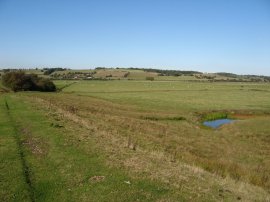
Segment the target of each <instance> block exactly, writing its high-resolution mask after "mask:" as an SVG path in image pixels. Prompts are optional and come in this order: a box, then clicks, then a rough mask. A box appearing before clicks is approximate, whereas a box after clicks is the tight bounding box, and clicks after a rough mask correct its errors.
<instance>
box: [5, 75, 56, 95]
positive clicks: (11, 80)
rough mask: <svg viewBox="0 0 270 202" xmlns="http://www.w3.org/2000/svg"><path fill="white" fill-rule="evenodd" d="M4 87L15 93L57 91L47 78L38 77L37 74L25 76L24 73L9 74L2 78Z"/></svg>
mask: <svg viewBox="0 0 270 202" xmlns="http://www.w3.org/2000/svg"><path fill="white" fill-rule="evenodd" d="M2 83H3V85H4V86H6V87H8V88H10V89H12V90H13V91H15V92H16V91H44V92H53V91H56V86H55V85H54V83H53V82H52V81H50V80H49V79H46V78H41V77H38V76H37V75H35V74H25V73H24V72H23V71H12V72H7V73H5V74H4V75H3V76H2Z"/></svg>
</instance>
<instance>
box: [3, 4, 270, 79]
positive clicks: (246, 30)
mask: <svg viewBox="0 0 270 202" xmlns="http://www.w3.org/2000/svg"><path fill="white" fill-rule="evenodd" d="M58 66H60V67H68V68H77V69H82V68H87V69H88V68H93V67H96V66H106V67H145V68H149V67H150V68H163V69H165V68H166V69H182V70H199V71H203V72H233V73H240V74H264V75H270V0H182V1H181V0H92V1H91V0H88V1H86V0H73V1H68V0H63V1H61V0H0V68H11V67H21V68H27V67H31V68H32V67H58Z"/></svg>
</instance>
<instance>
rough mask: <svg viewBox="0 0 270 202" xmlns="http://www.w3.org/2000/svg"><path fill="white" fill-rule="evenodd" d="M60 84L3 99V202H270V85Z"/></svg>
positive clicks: (7, 94) (160, 82)
mask: <svg viewBox="0 0 270 202" xmlns="http://www.w3.org/2000/svg"><path fill="white" fill-rule="evenodd" d="M56 84H57V85H58V87H59V88H60V89H61V91H60V92H58V93H29V92H24V93H16V94H14V93H2V94H1V95H0V96H1V98H0V102H1V103H0V107H1V116H0V120H1V122H0V123H1V126H0V131H1V133H0V134H1V147H0V148H1V153H3V154H4V155H1V182H4V183H1V185H0V186H1V195H0V197H1V198H0V200H3V201H10V200H14V199H15V200H17V201H23V200H25V201H27V200H30V201H31V200H35V201H52V200H54V201H59V200H62V201H77V200H79V201H136V200H137V201H222V200H224V201H236V200H243V201H256V200H257V201H269V200H270V198H269V197H270V196H269V191H270V174H269V173H270V144H269V143H270V127H269V122H270V102H269V100H270V86H269V84H260V83H209V82H200V83H199V82H187V81H154V82H151V81H79V82H74V81H56ZM6 103H7V104H6ZM7 106H8V107H7ZM209 114H215V115H216V114H217V115H218V114H221V115H222V114H228V115H229V116H231V117H233V118H235V119H237V121H236V122H234V123H233V124H228V125H224V126H223V127H221V128H220V129H218V130H212V129H209V128H205V127H202V125H201V121H202V120H203V118H204V117H207V115H209ZM209 117H211V115H209ZM10 147H11V149H9V148H10ZM6 162H10V163H6ZM11 168H16V169H11ZM11 171H12V172H11ZM6 172H8V173H10V174H9V175H4V174H3V173H6ZM14 176H16V177H14ZM13 180H14V181H13ZM15 181H16V182H18V183H15Z"/></svg>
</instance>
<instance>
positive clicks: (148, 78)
mask: <svg viewBox="0 0 270 202" xmlns="http://www.w3.org/2000/svg"><path fill="white" fill-rule="evenodd" d="M145 80H148V81H154V80H155V78H154V77H152V76H147V77H146V78H145Z"/></svg>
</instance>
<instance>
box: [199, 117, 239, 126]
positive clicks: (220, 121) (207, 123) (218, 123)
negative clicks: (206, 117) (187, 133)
mask: <svg viewBox="0 0 270 202" xmlns="http://www.w3.org/2000/svg"><path fill="white" fill-rule="evenodd" d="M233 121H234V120H232V119H218V120H214V121H205V122H203V125H205V126H207V127H211V128H218V127H220V126H222V125H224V124H228V123H231V122H233Z"/></svg>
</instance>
